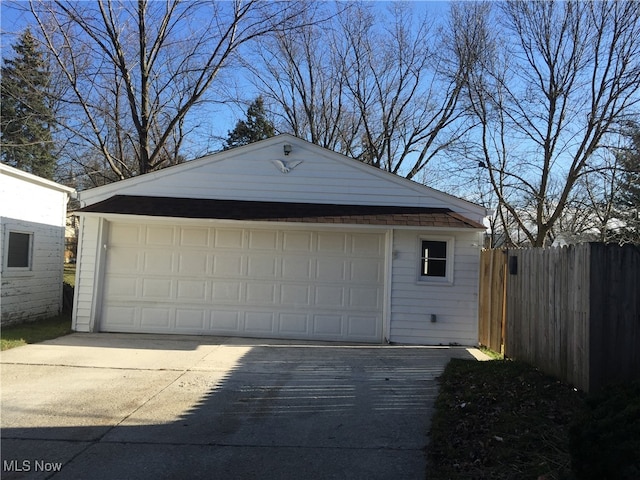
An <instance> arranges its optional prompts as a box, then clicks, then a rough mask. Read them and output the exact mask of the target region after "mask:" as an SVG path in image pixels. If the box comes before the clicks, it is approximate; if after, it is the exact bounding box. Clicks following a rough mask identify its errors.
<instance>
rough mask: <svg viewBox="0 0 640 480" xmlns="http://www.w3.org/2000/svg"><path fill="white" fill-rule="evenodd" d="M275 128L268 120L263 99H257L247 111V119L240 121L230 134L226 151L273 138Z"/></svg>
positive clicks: (225, 147)
mask: <svg viewBox="0 0 640 480" xmlns="http://www.w3.org/2000/svg"><path fill="white" fill-rule="evenodd" d="M274 135H275V128H274V126H273V123H271V122H270V121H269V119H268V118H267V115H266V112H265V110H264V101H263V100H262V97H258V98H256V99H255V100H254V101H253V103H252V104H251V105H249V108H248V109H247V119H246V120H239V121H238V123H236V127H235V128H234V129H233V130H231V131H230V132H229V135H228V137H227V140H226V145H225V146H224V149H225V150H229V149H231V148H235V147H239V146H241V145H248V144H249V143H253V142H257V141H258V140H264V139H265V138H269V137H273V136H274Z"/></svg>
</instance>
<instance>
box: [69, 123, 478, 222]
mask: <svg viewBox="0 0 640 480" xmlns="http://www.w3.org/2000/svg"><path fill="white" fill-rule="evenodd" d="M285 143H290V144H291V143H293V151H292V153H291V154H290V155H288V156H287V157H285V156H284V155H283V153H282V152H283V145H284V144H285ZM277 159H280V160H285V161H302V163H300V164H299V165H297V166H296V167H295V168H293V169H292V170H291V171H290V172H289V173H286V174H283V173H282V172H281V171H280V170H279V169H278V168H277V167H276V166H275V165H274V164H273V163H272V161H273V160H277ZM115 194H119V195H145V196H160V197H163V196H168V195H170V196H172V197H184V198H214V199H223V200H227V199H229V200H256V201H281V202H303V203H334V204H353V205H395V206H420V207H434V208H450V209H452V210H453V211H456V212H458V213H462V214H464V215H466V216H467V217H468V218H470V219H472V220H475V221H478V222H480V221H482V217H483V216H484V210H483V209H482V208H481V207H478V206H477V205H473V204H471V203H468V202H465V201H463V200H460V199H458V198H456V197H453V196H450V195H447V194H445V193H442V192H439V191H436V190H433V189H431V188H428V187H425V186H424V185H420V184H418V183H415V182H412V181H410V180H406V179H403V178H401V177H398V176H396V175H393V174H390V173H388V172H384V171H382V170H380V169H378V168H374V167H371V166H369V165H365V164H363V163H362V162H359V161H357V160H353V159H350V158H347V157H345V156H342V155H339V154H337V153H334V152H331V151H329V150H326V149H323V148H320V147H318V146H315V145H312V144H310V143H307V142H305V141H302V140H300V139H296V138H294V137H291V136H288V135H283V136H280V137H274V138H272V139H268V140H264V141H262V142H257V143H255V144H252V145H247V146H245V147H240V148H237V149H233V150H230V151H226V152H221V153H218V154H216V155H212V156H209V157H205V158H201V159H198V160H193V161H191V162H187V163H185V164H182V165H178V166H176V167H171V168H168V169H165V170H162V171H160V172H155V173H150V174H146V175H144V176H143V177H137V178H134V179H130V180H125V181H122V182H118V183H116V184H112V185H108V186H106V187H99V188H95V189H92V190H88V191H85V192H81V199H82V201H83V202H85V203H86V205H90V204H93V203H96V202H99V201H101V200H105V199H107V198H109V197H111V196H112V195H115Z"/></svg>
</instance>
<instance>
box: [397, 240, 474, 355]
mask: <svg viewBox="0 0 640 480" xmlns="http://www.w3.org/2000/svg"><path fill="white" fill-rule="evenodd" d="M434 235H437V236H438V237H441V236H447V233H446V232H437V233H434ZM428 236H429V233H428V232H424V231H420V232H419V231H410V230H397V231H395V232H394V241H393V250H394V260H393V267H392V290H391V332H390V333H391V334H390V340H391V341H393V342H399V343H415V344H428V345H439V344H442V345H448V344H450V343H457V344H462V345H475V344H477V341H478V327H477V323H478V322H477V318H478V264H479V255H480V248H479V246H478V242H479V234H478V232H469V233H466V232H462V233H460V232H455V233H451V234H449V236H453V237H454V243H455V253H454V255H455V256H454V273H453V284H452V285H448V284H447V285H435V284H429V283H422V282H419V281H418V265H419V255H420V253H419V239H420V238H428ZM431 314H434V315H436V318H437V321H436V322H435V323H432V322H431V321H430V315H431Z"/></svg>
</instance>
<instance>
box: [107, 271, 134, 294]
mask: <svg viewBox="0 0 640 480" xmlns="http://www.w3.org/2000/svg"><path fill="white" fill-rule="evenodd" d="M104 295H105V297H108V298H120V299H123V300H135V299H136V298H138V296H139V292H138V279H136V278H135V277H126V276H124V275H112V276H111V277H110V278H109V279H108V280H107V281H106V282H105V284H104Z"/></svg>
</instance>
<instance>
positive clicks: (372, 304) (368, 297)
mask: <svg viewBox="0 0 640 480" xmlns="http://www.w3.org/2000/svg"><path fill="white" fill-rule="evenodd" d="M379 298H380V295H379V292H378V289H377V288H376V287H352V288H350V289H349V307H351V308H357V309H363V310H367V309H372V310H373V309H375V310H377V309H378V308H379V307H380V305H379V304H378V302H379Z"/></svg>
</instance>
